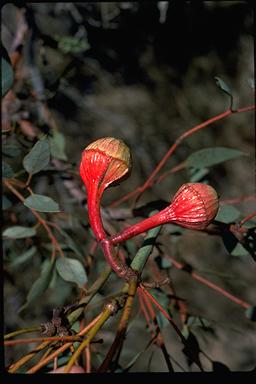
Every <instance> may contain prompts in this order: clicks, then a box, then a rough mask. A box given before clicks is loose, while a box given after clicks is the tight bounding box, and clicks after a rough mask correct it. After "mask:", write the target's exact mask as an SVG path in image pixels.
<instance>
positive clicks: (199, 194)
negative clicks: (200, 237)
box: [171, 183, 219, 229]
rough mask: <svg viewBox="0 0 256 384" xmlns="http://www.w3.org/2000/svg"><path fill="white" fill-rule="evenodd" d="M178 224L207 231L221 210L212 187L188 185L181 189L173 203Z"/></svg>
mask: <svg viewBox="0 0 256 384" xmlns="http://www.w3.org/2000/svg"><path fill="white" fill-rule="evenodd" d="M171 208H172V210H173V215H174V219H173V221H174V222H176V223H177V224H179V225H181V226H183V227H185V228H191V229H205V228H206V227H207V226H208V225H209V223H210V222H211V221H212V220H213V219H214V218H215V216H216V215H217V212H218V208H219V200H218V195H217V193H216V191H215V189H214V188H212V187H211V186H210V185H207V184H202V183H187V184H184V185H182V186H181V187H180V189H179V190H178V191H177V193H176V194H175V196H174V198H173V201H172V203H171Z"/></svg>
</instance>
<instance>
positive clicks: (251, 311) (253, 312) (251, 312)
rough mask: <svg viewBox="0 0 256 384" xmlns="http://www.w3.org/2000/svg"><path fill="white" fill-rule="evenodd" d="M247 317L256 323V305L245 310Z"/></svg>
mask: <svg viewBox="0 0 256 384" xmlns="http://www.w3.org/2000/svg"><path fill="white" fill-rule="evenodd" d="M245 316H246V317H247V318H248V319H249V320H252V321H256V305H253V306H251V307H249V308H247V309H246V310H245Z"/></svg>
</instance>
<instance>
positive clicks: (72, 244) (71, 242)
mask: <svg viewBox="0 0 256 384" xmlns="http://www.w3.org/2000/svg"><path fill="white" fill-rule="evenodd" d="M60 232H61V234H62V235H63V236H64V237H65V239H66V241H67V246H68V247H69V248H70V249H71V250H72V251H73V252H74V253H75V254H76V255H77V256H78V257H79V258H80V259H81V260H83V259H84V256H83V254H82V252H81V251H80V250H79V248H78V246H77V245H76V243H75V242H74V240H73V239H72V237H71V236H69V235H68V234H67V232H65V231H64V230H63V229H61V230H60Z"/></svg>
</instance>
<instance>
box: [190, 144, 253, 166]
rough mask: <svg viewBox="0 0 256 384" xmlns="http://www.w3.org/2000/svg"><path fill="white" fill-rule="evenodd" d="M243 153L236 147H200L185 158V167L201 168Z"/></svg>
mask: <svg viewBox="0 0 256 384" xmlns="http://www.w3.org/2000/svg"><path fill="white" fill-rule="evenodd" d="M243 155H245V154H244V153H243V152H241V151H238V150H237V149H232V148H225V147H211V148H204V149H200V150H199V151H196V152H194V153H192V154H191V155H190V156H189V157H188V158H187V160H186V165H187V167H194V168H196V169H201V168H205V167H210V166H213V165H216V164H220V163H223V162H224V161H227V160H232V159H235V158H237V157H240V156H243Z"/></svg>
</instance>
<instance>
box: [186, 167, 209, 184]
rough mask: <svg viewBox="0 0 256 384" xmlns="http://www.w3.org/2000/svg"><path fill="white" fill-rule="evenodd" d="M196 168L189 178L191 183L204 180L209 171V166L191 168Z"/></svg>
mask: <svg viewBox="0 0 256 384" xmlns="http://www.w3.org/2000/svg"><path fill="white" fill-rule="evenodd" d="M190 169H192V170H194V171H195V172H193V173H192V175H191V176H190V178H189V181H190V183H198V182H199V181H202V180H203V179H204V177H205V176H206V175H208V173H209V168H200V169H197V168H190Z"/></svg>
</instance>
